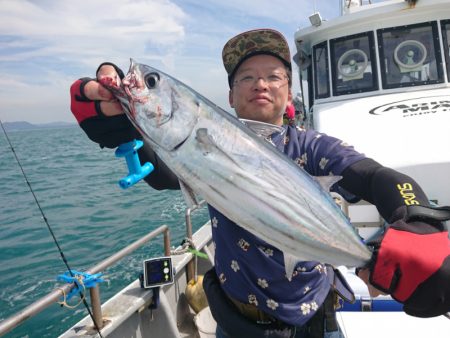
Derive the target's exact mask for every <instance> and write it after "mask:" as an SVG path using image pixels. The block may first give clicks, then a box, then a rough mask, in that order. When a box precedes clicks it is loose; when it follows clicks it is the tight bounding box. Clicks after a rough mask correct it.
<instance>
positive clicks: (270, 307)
mask: <svg viewBox="0 0 450 338" xmlns="http://www.w3.org/2000/svg"><path fill="white" fill-rule="evenodd" d="M269 141H270V142H271V143H272V144H273V145H274V146H275V147H277V149H278V150H280V151H282V152H284V153H285V154H286V155H288V156H289V157H290V158H291V159H293V160H294V161H295V162H296V163H297V164H298V165H300V166H301V167H302V168H304V169H305V170H306V171H307V172H308V173H309V174H311V175H313V176H325V175H340V174H341V173H342V171H343V170H344V169H345V168H346V167H348V166H349V165H351V164H353V163H355V162H357V161H360V160H361V159H363V158H365V157H364V155H362V154H360V153H358V152H356V151H355V150H354V149H353V147H351V146H349V145H347V144H345V143H344V142H342V141H341V140H338V139H336V138H333V137H330V136H327V135H325V134H320V133H318V132H316V131H313V130H304V129H300V128H299V127H295V126H284V132H282V133H275V134H272V135H271V137H269ZM209 212H210V216H211V224H212V236H213V241H214V245H215V250H216V254H215V269H216V273H217V275H218V277H219V280H220V282H221V285H222V288H223V290H224V291H225V292H226V293H227V294H228V295H229V296H231V297H233V298H234V299H237V300H239V301H240V302H242V303H249V304H253V305H255V306H256V307H258V308H259V309H260V310H262V311H263V312H265V313H268V314H270V315H272V316H273V317H275V318H277V319H278V320H281V321H283V322H285V323H288V324H290V325H295V326H301V325H303V324H305V323H306V322H307V321H308V320H309V319H310V318H311V317H312V316H313V315H314V314H315V312H316V310H317V309H318V308H319V307H320V305H321V304H322V303H323V301H324V300H325V297H326V296H327V294H328V292H329V289H330V282H329V280H328V278H327V271H326V268H325V265H323V264H320V263H319V262H300V263H298V264H297V266H296V268H295V270H294V274H293V276H292V279H291V281H289V280H288V279H287V277H286V273H285V267H284V258H283V253H282V252H281V251H280V250H278V249H277V248H275V247H273V246H271V245H269V244H268V243H266V242H265V241H263V240H261V239H259V238H258V237H256V236H254V235H253V234H251V233H250V232H248V231H246V230H244V229H243V228H241V227H240V226H238V225H237V224H236V223H234V222H232V221H230V220H229V219H228V218H226V217H225V216H224V215H222V214H221V213H220V212H218V211H217V210H215V209H214V208H213V207H211V206H209Z"/></svg>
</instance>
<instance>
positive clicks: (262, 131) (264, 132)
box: [239, 119, 284, 138]
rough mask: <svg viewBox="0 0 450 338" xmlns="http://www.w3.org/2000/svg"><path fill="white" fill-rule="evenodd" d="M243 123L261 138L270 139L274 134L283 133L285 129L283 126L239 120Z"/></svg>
mask: <svg viewBox="0 0 450 338" xmlns="http://www.w3.org/2000/svg"><path fill="white" fill-rule="evenodd" d="M239 120H240V121H241V122H242V123H244V124H245V125H246V126H247V127H249V128H250V129H251V130H252V131H253V132H255V134H256V135H258V136H261V137H263V138H266V137H269V136H270V135H272V134H273V133H281V132H283V131H284V128H283V127H281V126H277V125H275V124H270V123H265V122H260V121H253V120H247V119H239Z"/></svg>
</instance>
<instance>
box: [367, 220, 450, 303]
mask: <svg viewBox="0 0 450 338" xmlns="http://www.w3.org/2000/svg"><path fill="white" fill-rule="evenodd" d="M448 243H449V242H448V232H447V231H443V232H439V233H434V234H427V235H418V234H414V233H411V232H407V231H401V230H396V229H393V228H391V229H389V230H388V231H387V233H386V235H385V236H384V238H383V240H382V242H381V247H380V249H379V252H378V255H377V259H376V263H375V266H374V269H373V272H372V274H371V283H372V284H373V285H374V286H376V287H377V286H378V287H379V288H380V289H382V290H385V291H388V292H389V293H391V294H392V296H393V297H394V298H395V299H397V300H399V301H401V302H404V301H405V300H407V299H408V298H409V297H410V296H411V294H412V293H413V292H414V291H415V290H416V288H417V287H418V286H419V285H420V284H421V283H423V282H424V281H425V280H427V279H428V278H429V277H430V276H431V275H432V274H434V273H435V272H436V271H438V270H439V268H440V267H441V265H442V263H443V262H444V260H445V258H446V257H447V256H449V255H450V246H449V244H448ZM396 275H397V276H396ZM396 277H399V278H400V279H399V280H398V283H397V285H392V284H393V281H394V282H395V279H396Z"/></svg>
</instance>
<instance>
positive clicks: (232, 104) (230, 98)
mask: <svg viewBox="0 0 450 338" xmlns="http://www.w3.org/2000/svg"><path fill="white" fill-rule="evenodd" d="M228 102H229V103H230V107H231V108H234V101H233V89H230V91H229V92H228Z"/></svg>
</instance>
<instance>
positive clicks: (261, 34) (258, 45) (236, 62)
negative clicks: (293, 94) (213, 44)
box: [222, 29, 291, 79]
mask: <svg viewBox="0 0 450 338" xmlns="http://www.w3.org/2000/svg"><path fill="white" fill-rule="evenodd" d="M257 54H269V55H273V56H276V57H278V58H279V59H280V60H281V61H282V62H283V63H284V64H285V65H286V66H287V67H289V69H291V54H290V52H289V45H288V43H287V41H286V39H285V38H284V36H283V35H282V34H281V33H280V32H278V31H276V30H273V29H255V30H251V31H248V32H244V33H241V34H239V35H236V36H235V37H233V38H232V39H230V40H229V41H228V42H227V43H226V44H225V46H224V47H223V51H222V59H223V65H224V66H225V70H226V71H227V73H228V78H229V79H230V78H231V77H232V76H233V75H234V72H235V71H236V70H237V68H238V67H239V66H240V64H241V63H242V62H243V61H245V60H246V59H248V58H249V57H250V56H253V55H257Z"/></svg>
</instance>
